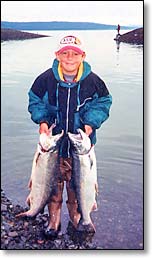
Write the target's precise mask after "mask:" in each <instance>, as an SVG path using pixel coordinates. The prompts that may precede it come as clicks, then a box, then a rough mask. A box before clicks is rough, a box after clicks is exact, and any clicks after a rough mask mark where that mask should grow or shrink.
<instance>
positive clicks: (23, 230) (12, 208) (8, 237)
mask: <svg viewBox="0 0 152 258" xmlns="http://www.w3.org/2000/svg"><path fill="white" fill-rule="evenodd" d="M21 211H25V209H23V207H21V206H20V205H13V204H12V202H11V201H10V200H9V199H8V198H7V197H6V195H5V192H4V191H3V190H1V250H6V249H7V250H17V249H21V250H25V249H30V250H33V249H46V250H54V249H56V250H60V249H62V250H66V249H70V250H76V249H79V250H80V249H85V250H88V249H93V250H94V249H102V248H98V247H97V246H95V245H94V244H93V243H92V237H93V236H92V235H87V236H86V235H83V234H82V233H81V234H78V232H76V231H75V230H74V229H73V227H72V225H71V224H70V223H69V224H68V227H67V231H66V232H65V233H63V232H62V229H61V232H60V233H59V235H58V238H56V239H51V240H50V239H49V240H48V239H46V238H45V237H44V235H43V231H44V228H46V227H47V221H48V214H45V213H44V214H39V215H38V216H37V217H36V219H33V220H31V219H30V220H29V219H26V220H25V219H19V218H15V215H16V214H17V213H19V212H21Z"/></svg>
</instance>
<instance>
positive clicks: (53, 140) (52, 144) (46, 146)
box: [39, 130, 64, 152]
mask: <svg viewBox="0 0 152 258" xmlns="http://www.w3.org/2000/svg"><path fill="white" fill-rule="evenodd" d="M63 134H64V131H63V130H62V132H61V133H60V134H57V135H52V132H50V133H49V135H47V134H46V133H41V134H40V139H39V142H40V145H41V147H42V148H43V150H45V151H50V152H53V151H55V150H56V148H57V145H58V142H59V140H60V139H61V137H62V136H63Z"/></svg>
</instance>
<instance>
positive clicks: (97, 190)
mask: <svg viewBox="0 0 152 258" xmlns="http://www.w3.org/2000/svg"><path fill="white" fill-rule="evenodd" d="M95 191H96V194H97V195H98V193H99V187H98V183H95Z"/></svg>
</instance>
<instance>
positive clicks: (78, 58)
mask: <svg viewBox="0 0 152 258" xmlns="http://www.w3.org/2000/svg"><path fill="white" fill-rule="evenodd" d="M56 58H57V60H58V61H59V62H60V65H61V67H62V72H63V73H65V74H68V75H76V74H77V71H78V69H79V66H80V64H81V63H82V61H83V60H84V59H85V53H84V54H83V55H81V54H79V53H78V52H76V51H74V50H72V49H68V50H66V51H63V52H61V53H56Z"/></svg>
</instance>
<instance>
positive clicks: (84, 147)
mask: <svg viewBox="0 0 152 258" xmlns="http://www.w3.org/2000/svg"><path fill="white" fill-rule="evenodd" d="M77 132H78V133H77V134H73V133H68V136H69V139H70V141H71V143H72V145H73V147H74V148H75V150H76V152H77V153H78V154H81V155H83V154H87V153H88V152H89V150H90V149H91V141H90V138H89V137H88V135H87V134H86V133H85V132H83V131H82V130H81V129H80V128H79V129H77Z"/></svg>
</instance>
